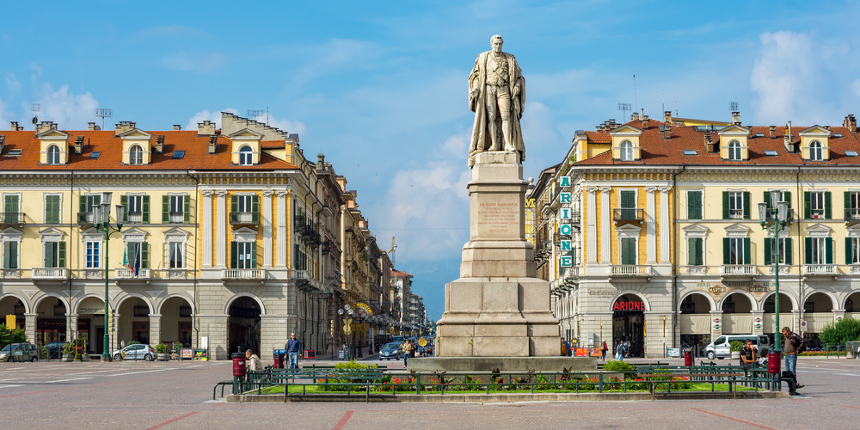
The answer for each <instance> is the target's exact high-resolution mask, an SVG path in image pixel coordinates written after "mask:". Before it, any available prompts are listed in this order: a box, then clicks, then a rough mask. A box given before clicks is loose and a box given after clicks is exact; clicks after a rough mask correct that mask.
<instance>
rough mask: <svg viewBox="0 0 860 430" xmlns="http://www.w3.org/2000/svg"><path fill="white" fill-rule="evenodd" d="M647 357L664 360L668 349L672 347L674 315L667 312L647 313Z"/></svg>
mask: <svg viewBox="0 0 860 430" xmlns="http://www.w3.org/2000/svg"><path fill="white" fill-rule="evenodd" d="M664 324H665V327H664ZM645 327H646V330H647V331H646V333H645V357H649V358H652V357H653V358H662V357H663V356H664V355H665V354H666V347H667V346H672V339H673V337H674V327H673V325H672V313H671V312H665V311H662V312H661V311H648V312H645Z"/></svg>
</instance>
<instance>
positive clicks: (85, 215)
mask: <svg viewBox="0 0 860 430" xmlns="http://www.w3.org/2000/svg"><path fill="white" fill-rule="evenodd" d="M93 220H94V214H93V213H92V212H78V224H92V223H93Z"/></svg>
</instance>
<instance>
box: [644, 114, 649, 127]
mask: <svg viewBox="0 0 860 430" xmlns="http://www.w3.org/2000/svg"><path fill="white" fill-rule="evenodd" d="M649 122H650V121H649V120H648V115H642V128H643V129H647V128H648V123H649Z"/></svg>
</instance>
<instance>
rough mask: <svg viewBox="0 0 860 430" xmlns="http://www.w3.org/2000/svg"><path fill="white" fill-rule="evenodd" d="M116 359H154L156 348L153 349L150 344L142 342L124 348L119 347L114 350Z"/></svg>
mask: <svg viewBox="0 0 860 430" xmlns="http://www.w3.org/2000/svg"><path fill="white" fill-rule="evenodd" d="M111 355H113V359H114V361H119V360H146V361H152V360H155V357H156V355H155V350H154V349H152V347H150V346H149V345H144V344H142V343H138V344H135V345H129V346H127V347H125V348H123V349H118V350H116V351H114V352H113V354H111Z"/></svg>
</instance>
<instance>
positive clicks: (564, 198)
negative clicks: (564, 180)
mask: <svg viewBox="0 0 860 430" xmlns="http://www.w3.org/2000/svg"><path fill="white" fill-rule="evenodd" d="M572 196H573V194H571V193H569V192H566V191H565V192H562V193H559V194H558V202H559V203H570V200H571V197H572Z"/></svg>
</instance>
